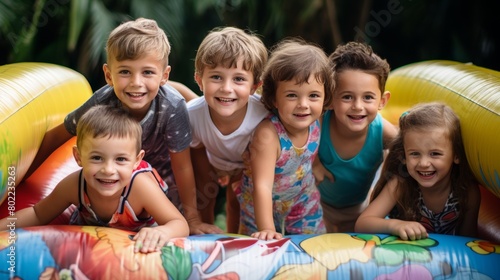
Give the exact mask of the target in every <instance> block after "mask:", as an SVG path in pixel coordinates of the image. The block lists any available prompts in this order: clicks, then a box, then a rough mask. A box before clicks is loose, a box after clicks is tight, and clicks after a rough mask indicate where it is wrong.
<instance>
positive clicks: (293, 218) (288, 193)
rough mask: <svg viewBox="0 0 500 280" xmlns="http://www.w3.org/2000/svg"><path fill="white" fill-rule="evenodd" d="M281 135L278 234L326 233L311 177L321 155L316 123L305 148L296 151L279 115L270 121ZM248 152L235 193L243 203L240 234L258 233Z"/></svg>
mask: <svg viewBox="0 0 500 280" xmlns="http://www.w3.org/2000/svg"><path fill="white" fill-rule="evenodd" d="M267 118H268V119H270V121H271V122H272V123H273V125H274V127H275V128H276V131H277V132H278V136H279V140H280V145H281V153H280V156H279V158H278V160H277V161H276V167H275V169H274V173H275V175H274V185H273V218H274V226H275V228H276V232H281V233H282V234H284V235H288V234H317V233H325V232H326V230H325V225H324V223H323V209H322V208H321V204H320V194H319V191H318V189H317V188H316V185H315V181H314V176H313V174H312V163H313V161H314V158H315V156H316V154H317V151H318V146H319V139H320V128H319V122H318V121H316V122H314V123H313V124H311V125H310V126H309V138H308V141H307V143H306V144H305V145H304V146H303V147H299V148H297V147H294V146H293V144H292V141H291V140H290V138H289V137H288V135H287V133H286V131H285V128H284V126H283V125H282V123H281V122H280V120H279V118H278V117H277V116H276V115H273V114H271V115H269V116H268V117H267ZM249 159H250V157H249V151H248V148H247V149H246V151H245V153H244V154H243V160H244V162H245V169H244V171H243V178H242V180H241V182H242V183H241V185H240V187H239V188H237V189H236V190H235V193H236V196H237V198H238V201H239V202H240V209H241V214H240V229H239V233H240V234H245V235H251V234H252V233H254V232H257V231H258V230H257V224H256V222H255V214H254V213H255V212H254V206H253V205H254V204H253V196H252V195H253V184H252V173H251V169H250V160H249Z"/></svg>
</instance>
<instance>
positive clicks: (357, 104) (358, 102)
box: [352, 99, 363, 110]
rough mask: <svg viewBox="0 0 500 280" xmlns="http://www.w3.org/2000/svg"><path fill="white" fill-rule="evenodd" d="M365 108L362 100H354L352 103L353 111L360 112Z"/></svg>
mask: <svg viewBox="0 0 500 280" xmlns="http://www.w3.org/2000/svg"><path fill="white" fill-rule="evenodd" d="M362 107H363V106H362V105H361V100H359V99H354V100H353V101H352V109H353V110H359V109H361V108H362Z"/></svg>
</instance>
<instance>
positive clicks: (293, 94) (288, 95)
mask: <svg viewBox="0 0 500 280" xmlns="http://www.w3.org/2000/svg"><path fill="white" fill-rule="evenodd" d="M286 97H287V98H295V97H297V94H295V93H288V94H287V95H286Z"/></svg>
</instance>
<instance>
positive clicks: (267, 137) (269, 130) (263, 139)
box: [252, 119, 278, 144]
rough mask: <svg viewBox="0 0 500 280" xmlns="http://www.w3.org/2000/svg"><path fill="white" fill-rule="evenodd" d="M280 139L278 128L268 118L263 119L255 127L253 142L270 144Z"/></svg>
mask: <svg viewBox="0 0 500 280" xmlns="http://www.w3.org/2000/svg"><path fill="white" fill-rule="evenodd" d="M276 139H278V134H277V132H276V128H275V127H274V125H273V124H272V122H271V121H270V120H268V119H265V120H263V121H262V122H260V123H259V125H257V127H256V128H255V132H254V135H253V140H252V143H254V144H269V143H272V142H274V141H276Z"/></svg>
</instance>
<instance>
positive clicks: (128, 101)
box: [103, 54, 170, 120]
mask: <svg viewBox="0 0 500 280" xmlns="http://www.w3.org/2000/svg"><path fill="white" fill-rule="evenodd" d="M164 64H165V62H164V61H161V60H158V57H157V56H156V55H153V54H145V55H143V56H141V57H140V58H138V59H135V60H123V61H117V60H115V59H110V60H109V63H108V64H104V66H103V70H104V76H105V78H106V82H107V83H108V84H109V85H110V86H112V87H114V91H115V94H116V97H118V99H119V100H120V101H121V103H122V104H123V106H124V107H125V108H127V109H128V110H129V111H130V113H131V114H132V115H133V116H134V117H135V118H136V119H137V120H142V118H143V117H144V116H145V115H146V112H147V111H148V109H149V106H150V105H151V102H152V101H153V99H154V98H155V97H156V95H157V94H158V89H159V87H160V86H161V85H164V84H165V83H166V82H167V80H168V75H169V73H170V66H167V67H165V65H164Z"/></svg>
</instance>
